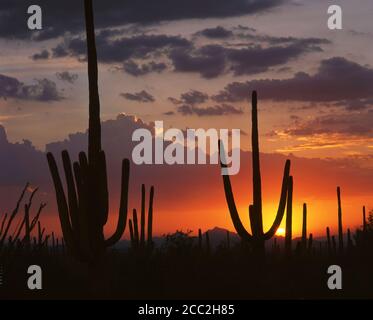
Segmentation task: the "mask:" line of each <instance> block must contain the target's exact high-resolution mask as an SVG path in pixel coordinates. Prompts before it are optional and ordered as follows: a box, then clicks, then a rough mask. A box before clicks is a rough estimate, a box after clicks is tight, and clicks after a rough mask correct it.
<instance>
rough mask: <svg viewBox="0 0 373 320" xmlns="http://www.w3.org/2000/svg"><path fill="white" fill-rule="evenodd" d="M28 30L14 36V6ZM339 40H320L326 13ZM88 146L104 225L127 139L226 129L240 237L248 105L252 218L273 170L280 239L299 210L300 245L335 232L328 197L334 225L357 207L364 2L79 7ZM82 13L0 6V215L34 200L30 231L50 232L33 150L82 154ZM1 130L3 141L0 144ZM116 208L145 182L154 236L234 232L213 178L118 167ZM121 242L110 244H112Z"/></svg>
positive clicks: (364, 100)
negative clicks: (95, 73)
mask: <svg viewBox="0 0 373 320" xmlns="http://www.w3.org/2000/svg"><path fill="white" fill-rule="evenodd" d="M31 4H38V5H40V6H41V8H42V10H43V29H42V30H41V31H30V30H28V29H27V17H28V15H27V7H28V6H29V5H31ZM331 4H338V5H340V6H341V7H342V10H343V29H342V30H333V31H332V30H329V29H328V28H327V18H328V15H327V9H328V6H329V5H331ZM94 9H95V18H96V42H97V51H98V59H99V89H100V98H101V119H102V120H103V121H104V123H103V146H104V149H105V150H106V152H107V154H108V162H109V167H110V169H109V171H110V172H109V173H110V174H109V178H110V179H111V180H110V186H111V195H112V196H111V198H112V199H111V200H112V203H113V205H112V206H111V208H112V210H111V212H112V217H111V218H112V220H111V221H110V223H109V227H108V228H107V230H108V231H109V230H110V229H112V227H113V225H114V222H115V220H116V216H117V215H116V208H117V203H118V190H117V189H118V186H119V181H118V170H119V168H120V161H121V159H122V158H123V157H130V155H131V150H132V147H133V145H134V144H133V143H132V142H131V134H132V132H133V130H134V129H135V128H143V127H145V128H151V123H152V122H154V121H156V120H163V121H164V122H165V126H166V127H175V128H180V129H183V130H184V129H186V128H229V129H232V128H238V129H241V130H242V132H241V133H242V134H241V148H242V150H243V152H242V154H241V171H240V173H239V174H238V175H237V176H235V177H233V178H232V184H233V188H234V191H235V196H236V201H237V203H238V207H239V209H240V213H241V217H242V219H243V221H244V223H245V225H246V226H247V227H248V228H249V224H248V205H249V204H250V203H251V202H252V195H251V192H252V191H251V188H252V187H251V160H250V156H251V154H250V150H251V142H250V133H251V115H250V104H249V102H248V98H249V97H250V94H251V91H252V90H257V91H258V97H259V125H260V127H259V129H260V144H261V151H262V157H261V160H262V176H263V193H264V195H263V199H264V220H265V228H266V229H267V228H268V227H269V226H270V224H271V222H272V220H273V218H274V212H275V211H276V208H277V204H278V199H279V193H280V185H281V175H282V170H283V166H284V163H285V160H286V159H287V158H290V159H291V160H292V175H293V176H294V188H295V189H294V219H293V221H294V232H295V235H296V236H297V235H299V234H300V231H301V208H302V203H303V202H307V204H308V206H309V231H310V232H313V233H314V234H316V235H323V234H324V230H325V227H326V226H330V227H331V228H332V232H333V233H336V224H337V199H336V187H337V186H338V185H339V186H341V189H342V202H343V213H344V225H345V227H346V228H347V227H351V228H355V227H358V226H359V225H360V224H361V212H362V206H363V205H366V206H367V210H368V211H369V210H370V209H373V126H372V124H373V31H372V22H371V21H372V20H371V17H372V16H373V2H372V1H371V0H354V1H351V0H338V1H325V0H313V1H307V0H298V1H295V0H294V1H291V0H229V1H227V0H189V1H186V0H156V1H146V0H137V1H119V0H107V1H94ZM83 31H84V15H83V1H76V0H75V1H73V0H68V1H67V0H66V1H60V2H57V1H47V0H44V1H39V0H37V1H26V0H19V1H10V0H9V1H1V3H0V48H1V49H0V98H2V99H0V125H1V126H2V128H0V166H1V168H2V172H0V201H1V204H2V205H1V208H0V214H1V213H3V212H6V211H9V210H10V209H11V208H12V207H13V206H14V204H15V202H16V198H17V196H18V194H19V192H20V189H22V186H23V185H24V184H25V183H26V182H27V181H30V182H31V184H32V185H33V186H40V189H41V192H40V193H39V198H38V200H40V201H41V200H43V201H47V202H48V207H47V209H46V212H45V214H44V220H43V221H44V223H45V225H46V226H47V227H48V228H49V229H51V230H54V231H56V232H59V230H58V228H59V227H58V220H57V213H56V208H55V199H54V193H53V188H52V186H51V181H50V177H49V172H48V168H47V165H46V160H45V155H44V152H45V151H53V152H54V154H56V155H57V154H58V153H59V152H60V151H61V150H62V149H64V148H67V149H69V150H70V151H71V153H72V154H73V155H74V156H75V157H76V155H77V153H78V152H79V151H80V150H83V149H84V148H86V134H85V131H86V129H87V122H88V121H87V120H88V117H87V115H88V90H87V84H88V81H87V65H86V61H85V35H84V32H83ZM4 130H5V131H4ZM131 170H132V171H131V198H130V199H131V202H130V207H131V208H132V207H139V204H140V203H139V199H138V197H139V193H140V186H141V183H146V185H147V186H148V189H149V188H150V185H151V184H154V186H155V189H156V195H155V223H154V224H155V233H156V234H163V233H166V232H173V231H175V230H176V229H183V230H187V229H191V230H193V231H196V230H197V229H198V228H202V229H203V230H206V229H209V228H213V227H215V226H219V227H224V228H227V229H229V230H232V231H233V230H234V228H233V225H232V223H231V221H230V217H229V212H228V209H227V205H226V203H225V199H224V192H223V185H222V181H221V180H222V179H221V176H220V173H219V168H218V167H217V166H135V165H132V167H131ZM127 236H128V233H127V231H126V237H127Z"/></svg>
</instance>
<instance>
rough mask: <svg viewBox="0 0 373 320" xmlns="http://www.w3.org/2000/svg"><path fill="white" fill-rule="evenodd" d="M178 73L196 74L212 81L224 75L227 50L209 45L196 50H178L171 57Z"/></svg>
mask: <svg viewBox="0 0 373 320" xmlns="http://www.w3.org/2000/svg"><path fill="white" fill-rule="evenodd" d="M169 58H170V59H171V61H172V63H173V66H174V70H175V71H177V72H195V73H199V74H200V75H201V76H202V77H203V78H206V79H210V78H216V77H217V76H219V75H221V74H223V73H224V71H225V68H226V63H227V61H226V52H225V48H224V47H222V46H219V45H208V46H204V47H201V48H198V49H195V50H191V49H176V50H173V51H172V52H171V54H170V55H169Z"/></svg>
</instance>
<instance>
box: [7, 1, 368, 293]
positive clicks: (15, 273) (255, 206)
mask: <svg viewBox="0 0 373 320" xmlns="http://www.w3.org/2000/svg"><path fill="white" fill-rule="evenodd" d="M84 8H85V24H86V38H87V61H88V80H89V128H88V136H89V138H88V155H87V154H86V153H85V152H81V153H80V154H79V160H78V161H76V162H73V163H72V161H71V159H70V155H69V153H68V151H67V150H65V151H63V152H62V164H63V172H64V178H65V179H64V180H65V182H66V186H64V184H63V182H62V181H63V178H62V177H61V176H60V172H59V170H58V165H57V161H56V160H55V158H54V156H53V155H52V154H51V153H48V154H47V161H48V164H49V170H50V173H51V176H52V180H53V184H54V189H55V195H56V201H57V207H58V215H59V221H60V225H61V230H62V235H63V237H62V238H58V237H56V235H55V233H54V232H51V233H48V232H47V230H46V229H45V227H43V225H42V223H41V220H40V216H41V214H42V212H43V209H44V208H45V206H46V204H45V203H40V205H39V206H38V208H37V209H36V210H32V205H33V202H35V197H36V195H37V192H38V189H37V188H31V186H30V184H26V185H25V187H24V188H23V190H22V191H21V194H20V197H19V199H18V201H17V203H16V206H15V208H14V210H13V211H12V212H11V213H10V214H7V213H5V214H3V215H2V216H0V264H1V265H2V267H3V270H5V274H4V279H5V281H4V283H3V285H2V286H1V287H0V297H1V298H18V299H19V298H34V299H44V298H48V299H50V298H70V299H73V298H76V299H80V298H123V299H139V298H143V299H146V298H153V299H154V298H156V299H162V298H169V299H177V298H187V299H188V298H191V299H214V298H226V299H232V298H239V299H250V298H256V299H258V298H302V299H303V298H346V297H349V298H357V297H364V298H366V297H369V298H372V297H373V291H372V283H373V273H372V272H371V270H372V268H373V250H372V248H373V212H370V213H368V216H367V212H366V211H367V210H366V208H365V206H364V207H363V210H362V225H361V227H360V228H358V229H357V230H356V231H355V232H351V230H350V229H349V228H348V229H347V233H344V229H343V223H342V222H343V211H342V197H341V188H340V187H337V197H336V200H337V201H336V204H337V205H336V208H337V210H336V212H337V214H336V219H337V222H338V224H337V225H338V229H337V235H335V234H333V233H332V230H331V228H330V227H329V226H327V227H326V235H325V237H319V238H316V237H314V235H313V234H312V232H310V230H308V228H307V218H308V214H309V212H308V208H307V204H306V203H304V204H303V216H302V217H303V220H302V235H301V237H300V238H299V239H297V238H294V237H293V234H292V225H293V221H292V220H293V219H292V218H293V183H294V179H293V176H291V175H290V165H291V164H290V160H287V161H286V163H285V167H284V173H283V178H282V186H281V193H280V199H279V203H278V210H277V213H276V216H275V219H274V221H273V223H272V225H271V227H270V228H269V230H268V231H264V229H263V207H262V203H263V198H262V187H261V184H262V181H261V171H260V152H259V128H258V106H257V105H258V101H257V100H258V96H257V92H256V91H253V93H252V101H251V106H252V117H251V121H252V172H253V180H252V187H253V196H252V198H253V203H252V204H251V205H249V220H250V225H251V233H250V232H249V231H248V230H247V228H245V226H244V225H243V223H242V220H241V218H240V215H239V213H238V210H237V207H236V204H235V199H234V194H233V189H232V185H231V182H230V178H229V176H228V175H225V176H223V186H224V192H225V198H226V202H227V206H228V211H229V214H230V217H231V220H232V223H233V226H234V228H235V230H236V233H233V232H229V231H228V230H222V229H213V230H206V231H205V232H202V230H201V229H199V230H198V234H197V235H196V236H193V232H192V231H190V230H187V231H182V230H177V231H176V232H174V233H170V234H165V235H163V236H162V237H155V236H154V235H153V217H154V210H153V202H154V193H155V191H154V190H155V188H154V186H151V187H150V192H149V197H148V204H147V205H146V203H147V196H146V187H145V185H142V186H141V203H140V206H141V207H140V218H138V214H137V209H136V208H134V209H133V214H132V219H128V220H129V221H128V224H129V228H128V229H129V235H130V241H125V240H121V239H122V236H123V234H124V232H125V229H126V224H127V218H128V217H127V212H128V194H129V175H130V162H129V160H128V159H124V160H123V161H122V177H121V186H120V206H119V213H118V221H117V225H116V229H115V232H114V233H113V234H112V235H111V236H110V237H108V238H105V237H104V227H105V225H106V224H107V221H108V215H109V209H108V208H109V191H108V182H107V168H106V159H105V152H104V150H102V147H101V127H100V126H101V123H100V100H99V93H98V83H97V81H98V68H97V53H96V46H95V31H94V17H93V6H92V0H85V1H84ZM219 147H220V154H221V155H224V152H221V151H224V150H222V148H223V146H222V145H221V144H220V143H219ZM224 163H225V161H221V166H222V167H223V168H224V167H225V165H224ZM217 172H218V171H217ZM219 172H220V170H219ZM27 195H28V199H26V198H27ZM22 206H23V209H24V210H23V214H22V213H21V208H22ZM33 211H35V213H33ZM146 211H147V216H146ZM311 214H319V213H316V212H315V213H313V212H311ZM227 215H228V214H227ZM284 218H285V237H284V238H283V237H279V236H277V235H276V231H277V230H278V228H279V226H280V224H281V223H282V221H283V219H284ZM139 219H140V221H139ZM30 264H38V265H40V266H42V268H43V272H44V274H45V277H46V281H44V282H45V283H46V284H47V285H46V287H45V288H43V291H42V292H40V293H38V292H28V291H25V290H24V273H25V270H26V269H27V267H28V266H29V265H30ZM332 264H338V265H340V266H341V267H342V269H343V272H345V273H346V274H347V275H348V276H346V277H344V279H346V280H344V281H345V282H344V287H343V290H341V291H339V292H336V291H330V290H329V289H328V288H327V286H326V270H327V267H328V266H330V265H332ZM97 266H98V267H97ZM97 272H99V273H97Z"/></svg>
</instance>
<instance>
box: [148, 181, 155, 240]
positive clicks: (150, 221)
mask: <svg viewBox="0 0 373 320" xmlns="http://www.w3.org/2000/svg"><path fill="white" fill-rule="evenodd" d="M153 198H154V186H151V188H150V198H149V208H148V246H149V247H151V246H152V245H153Z"/></svg>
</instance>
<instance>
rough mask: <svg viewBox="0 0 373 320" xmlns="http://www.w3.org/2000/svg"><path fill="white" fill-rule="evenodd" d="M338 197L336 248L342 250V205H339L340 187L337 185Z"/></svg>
mask: <svg viewBox="0 0 373 320" xmlns="http://www.w3.org/2000/svg"><path fill="white" fill-rule="evenodd" d="M337 197H338V249H339V251H340V252H342V251H343V228H342V205H341V188H340V187H337Z"/></svg>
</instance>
